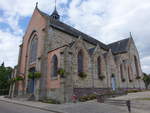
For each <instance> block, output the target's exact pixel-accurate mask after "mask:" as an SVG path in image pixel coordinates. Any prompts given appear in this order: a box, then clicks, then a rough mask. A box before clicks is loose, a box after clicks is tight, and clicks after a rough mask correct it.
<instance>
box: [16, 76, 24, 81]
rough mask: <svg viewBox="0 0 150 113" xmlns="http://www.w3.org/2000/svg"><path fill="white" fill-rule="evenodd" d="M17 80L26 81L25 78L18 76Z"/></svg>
mask: <svg viewBox="0 0 150 113" xmlns="http://www.w3.org/2000/svg"><path fill="white" fill-rule="evenodd" d="M15 79H16V81H22V80H24V77H23V76H17V77H16V78H15Z"/></svg>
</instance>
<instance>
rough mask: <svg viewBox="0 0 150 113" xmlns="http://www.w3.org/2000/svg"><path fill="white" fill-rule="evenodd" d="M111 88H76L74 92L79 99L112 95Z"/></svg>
mask: <svg viewBox="0 0 150 113" xmlns="http://www.w3.org/2000/svg"><path fill="white" fill-rule="evenodd" d="M111 91H112V90H111V89H110V88H74V89H73V92H74V94H75V95H76V96H77V97H81V96H86V95H90V94H105V93H110V92H111Z"/></svg>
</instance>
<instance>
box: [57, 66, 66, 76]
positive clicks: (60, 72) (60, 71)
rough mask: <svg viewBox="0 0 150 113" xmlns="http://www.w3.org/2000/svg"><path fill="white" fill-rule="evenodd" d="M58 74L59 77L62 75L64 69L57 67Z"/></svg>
mask: <svg viewBox="0 0 150 113" xmlns="http://www.w3.org/2000/svg"><path fill="white" fill-rule="evenodd" d="M58 74H59V75H60V76H61V77H64V75H65V70H64V69H62V68H60V69H58Z"/></svg>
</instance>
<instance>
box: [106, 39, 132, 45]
mask: <svg viewBox="0 0 150 113" xmlns="http://www.w3.org/2000/svg"><path fill="white" fill-rule="evenodd" d="M129 39H130V38H125V39H121V40H118V41H115V42H112V43H110V44H107V46H109V45H111V44H115V43H118V42H122V41H125V40H129Z"/></svg>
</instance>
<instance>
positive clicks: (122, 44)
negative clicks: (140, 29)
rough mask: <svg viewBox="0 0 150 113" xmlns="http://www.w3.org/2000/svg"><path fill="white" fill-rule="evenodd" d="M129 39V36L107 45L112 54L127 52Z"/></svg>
mask: <svg viewBox="0 0 150 113" xmlns="http://www.w3.org/2000/svg"><path fill="white" fill-rule="evenodd" d="M129 40H130V38H127V39H123V40H120V41H117V42H114V43H111V44H109V45H107V46H108V47H109V48H110V49H111V50H112V52H113V53H114V54H118V53H123V52H127V49H128V42H129Z"/></svg>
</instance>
